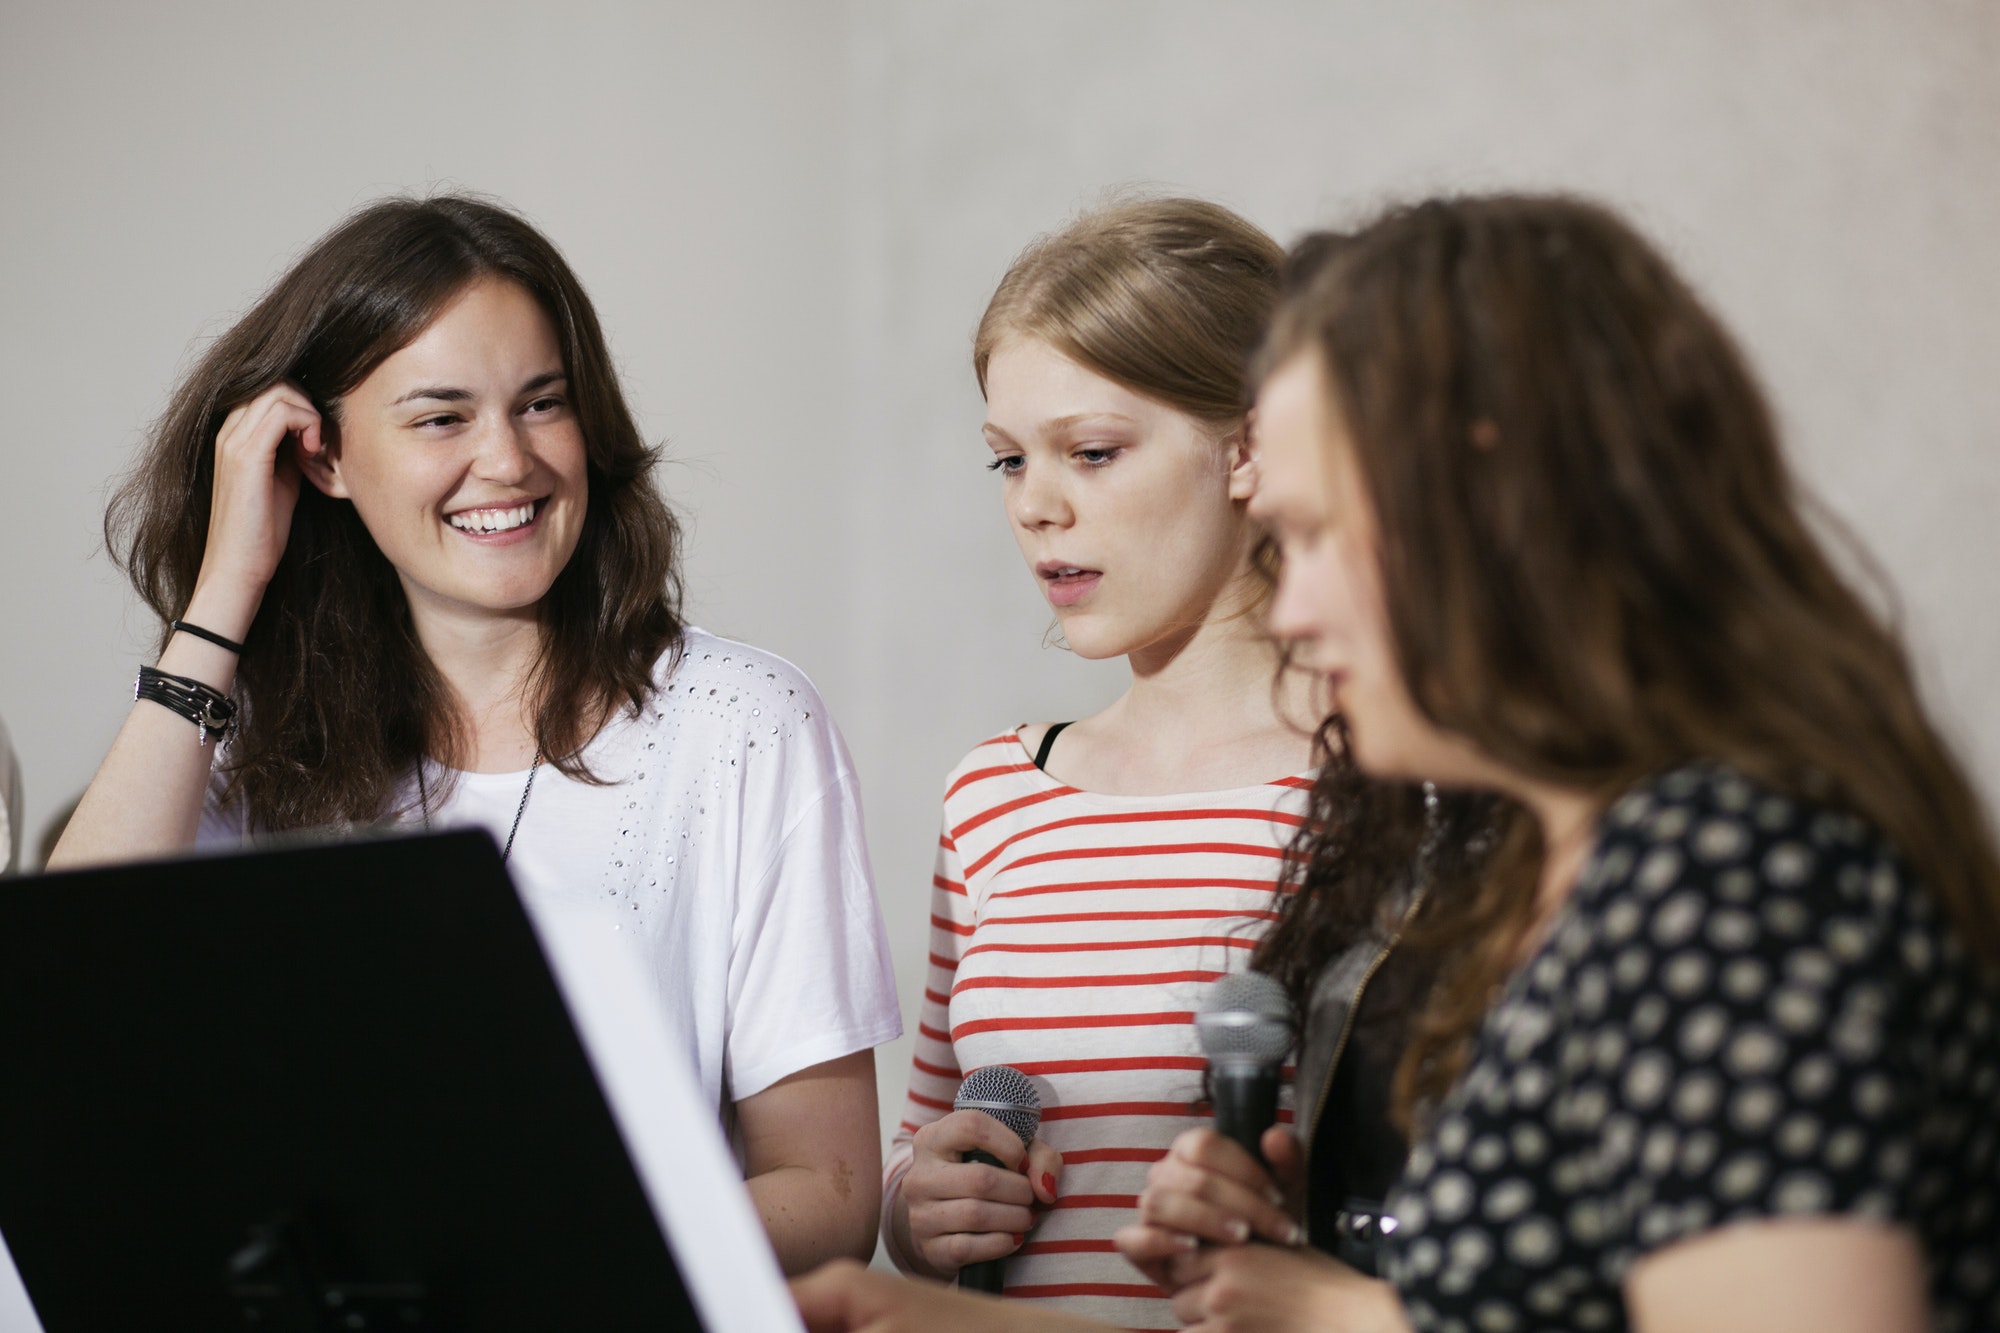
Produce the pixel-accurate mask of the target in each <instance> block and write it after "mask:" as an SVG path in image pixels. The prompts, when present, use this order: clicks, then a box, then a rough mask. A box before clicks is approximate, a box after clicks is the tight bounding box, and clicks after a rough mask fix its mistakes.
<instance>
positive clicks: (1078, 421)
mask: <svg viewBox="0 0 2000 1333" xmlns="http://www.w3.org/2000/svg"><path fill="white" fill-rule="evenodd" d="M1100 422H1117V423H1119V424H1121V425H1126V426H1136V425H1138V424H1139V419H1138V418H1137V417H1128V416H1126V415H1125V414H1124V413H1123V412H1072V413H1070V414H1069V415H1068V416H1066V417H1054V418H1051V419H1050V420H1048V421H1045V422H1043V423H1042V425H1041V427H1040V428H1041V429H1042V430H1046V431H1063V430H1069V429H1071V428H1073V427H1076V426H1084V425H1096V424H1098V423H1100ZM979 430H980V433H981V434H983V435H998V436H999V437H1000V438H1001V439H1003V440H1005V441H1006V442H1007V443H1009V444H1014V445H1018V444H1019V441H1017V440H1015V438H1014V437H1013V436H1012V435H1010V434H1008V433H1007V431H1006V430H1004V429H1003V428H1001V427H999V426H996V425H994V424H993V423H992V422H990V421H987V422H983V423H981V425H980V427H979Z"/></svg>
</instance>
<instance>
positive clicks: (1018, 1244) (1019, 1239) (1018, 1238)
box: [1014, 1236, 1027, 1250]
mask: <svg viewBox="0 0 2000 1333" xmlns="http://www.w3.org/2000/svg"><path fill="white" fill-rule="evenodd" d="M1026 1239H1027V1237H1026V1236H1016V1237H1014V1248H1015V1249H1017V1250H1018V1249H1020V1248H1021V1242H1022V1241H1024V1240H1026Z"/></svg>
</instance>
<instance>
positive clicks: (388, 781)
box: [104, 195, 681, 830]
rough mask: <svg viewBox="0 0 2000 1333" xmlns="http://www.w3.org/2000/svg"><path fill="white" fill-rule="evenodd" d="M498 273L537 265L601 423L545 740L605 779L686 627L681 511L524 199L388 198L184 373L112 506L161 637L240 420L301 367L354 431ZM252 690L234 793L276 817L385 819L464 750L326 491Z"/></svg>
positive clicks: (393, 601)
mask: <svg viewBox="0 0 2000 1333" xmlns="http://www.w3.org/2000/svg"><path fill="white" fill-rule="evenodd" d="M482 277H497V278H503V279H505V280H507V281H510V282H514V283H518V284H519V285H520V286H521V287H522V288H523V289H525V290H526V291H527V292H528V293H529V294H530V295H532V296H533V297H534V298H535V300H536V301H537V302H538V303H540V305H541V307H542V309H543V310H544V311H545V312H546V313H547V315H548V317H549V320H550V322H551V323H552V324H553V325H554V326H555V332H556V339H557V342H558V345H559V346H560V347H561V349H562V358H563V369H564V371H565V372H566V373H567V374H568V376H569V393H570V398H571V401H572V404H573V406H574V410H575V412H576V414H577V421H578V424H579V425H580V427H581V429H582V432H583V439H584V445H585V453H586V458H587V464H588V500H587V503H586V512H585V516H584V522H583V529H582V532H581V534H580V536H579V537H578V540H577V547H576V551H575V553H574V554H573V555H572V556H571V557H570V560H569V563H568V564H567V565H566V566H565V567H564V568H563V571H562V573H561V574H560V575H558V576H557V578H556V581H555V584H554V586H553V587H552V588H551V589H550V590H549V593H548V595H547V597H546V598H545V599H544V601H543V604H542V648H541V653H540V656H539V658H538V660H537V662H536V665H535V668H534V671H533V673H532V675H531V678H530V681H529V686H528V689H529V695H528V697H529V698H530V699H531V700H533V701H535V705H536V715H535V739H536V742H537V744H538V745H539V746H540V747H541V751H542V753H543V754H544V755H546V756H547V757H548V759H549V760H550V762H552V763H553V764H554V765H555V766H556V767H558V768H560V769H562V770H563V771H564V772H566V773H569V774H571V775H573V776H577V777H581V778H584V779H586V780H592V779H591V775H590V773H589V771H588V769H587V767H586V766H585V764H584V763H583V761H582V758H581V751H582V748H583V746H584V744H585V743H586V742H588V741H589V739H590V737H591V736H592V735H593V734H594V733H595V731H596V728H597V726H598V724H599V723H600V722H601V721H602V720H603V718H604V716H605V714H606V712H607V710H610V709H612V708H615V707H617V706H620V705H630V706H632V707H635V708H636V707H638V706H640V705H641V704H642V703H643V702H644V701H645V699H646V698H647V697H648V695H649V694H650V692H651V690H652V688H653V672H654V666H655V663H656V661H657V660H658V659H659V657H660V656H661V654H662V653H664V652H666V651H668V650H669V649H670V648H671V647H672V646H673V645H674V644H675V643H676V642H677V641H678V639H679V636H680V632H681V616H680V589H681V583H680V569H679V563H678V550H679V542H680V536H679V527H678V525H677V524H676V522H675V520H674V517H673V514H672V512H671V511H670V510H669V509H668V508H667V506H666V503H665V502H664V501H663V500H662V499H661V497H660V496H659V494H658V493H657V492H656V491H655V490H654V489H653V486H652V481H651V472H652V468H653V464H654V462H655V458H656V454H655V451H654V450H653V449H651V448H649V447H648V446H647V444H646V443H645V440H644V439H643V438H642V437H641V436H640V434H639V430H638V427H637V425H636V424H635V423H634V422H633V420H632V414H631V411H630V410H629V409H628V408H627V407H626V405H625V399H624V395H623V392H622V391H621V390H620V388H619V384H618V377H617V374H616V372H615V371H614V369H613V367H612V362H611V356H610V353H609V351H608V350H607V349H606V347H605V344H604V335H603V332H602V331H601V330H600V328H599V326H598V322H597V314H596V312H595V310H593V309H592V307H591V304H590V299H589V298H588V297H587V296H585V295H584V292H583V288H582V287H581V285H579V284H578V282H577V280H576V276H575V275H574V274H573V273H571V272H570V269H569V266H568V265H567V264H566V263H565V262H564V261H563V258H562V256H561V255H560V254H559V253H558V252H557V251H556V248H555V247H554V246H553V245H551V244H550V243H549V241H548V240H547V239H546V238H545V237H543V236H542V235H541V234H540V233H539V232H537V231H536V230H535V229H534V228H533V227H532V226H530V225H529V224H528V223H527V222H526V221H524V220H523V219H521V218H520V217H518V216H516V215H515V214H513V213H511V212H509V211H508V210H506V209H504V208H501V207H499V206H497V205H495V204H492V203H490V202H487V201H485V200H482V199H477V198H473V197H469V196H465V195H439V196H434V197H432V198H428V199H390V200H384V201H382V202H379V203H376V204H372V205H369V206H368V207H365V208H363V209H361V210H360V211H358V212H356V213H355V214H353V215H352V216H350V217H349V218H347V219H346V220H345V221H344V222H342V223H340V225H338V226H336V227H335V228H334V229H333V230H332V231H330V232H328V233H327V235H326V236H325V237H323V238H322V239H321V240H320V241H319V242H318V243H317V244H315V245H314V246H313V247H312V248H311V249H310V250H308V251H307V252H306V254H305V255H304V257H302V258H301V259H300V260H299V261H298V262H297V263H296V264H294V265H292V267H291V269H290V270H289V271H288V272H287V273H286V274H285V275H284V276H283V277H281V278H279V279H278V281H277V282H276V283H275V284H273V286H272V287H271V289H270V290H269V291H268V292H266V293H265V294H264V296H263V297H262V298H261V299H260V300H259V301H258V302H257V304H256V305H255V306H254V307H253V308H252V309H251V311H250V313H249V314H247V315H245V316H244V317H243V318H242V319H241V320H239V321H237V323H236V325H235V326H234V327H233V328H231V329H230V330H229V331H228V332H226V333H224V334H223V335H222V336H221V337H220V338H218V339H216V341H215V342H214V344H213V345H212V346H210V347H209V349H208V350H207V352H206V354H204V355H203V356H202V358H201V359H200V361H199V362H198V363H197V364H196V366H195V368H194V370H193V371H192V372H191V373H190V374H189V375H188V376H187V378H186V379H185V380H184V381H183V382H182V383H181V384H180V386H179V387H178V388H176V389H175V390H174V393H173V396H172V398H171V399H170V400H169V402H168V405H167V409H166V411H165V413H164V414H163V415H162V416H161V417H160V419H159V421H158V422H157V423H156V424H155V426H154V428H153V431H152V433H151V437H150V439H149V441H148V443H147V444H146V446H145V448H144V449H143V451H142V452H141V454H140V456H139V458H138V460H137V462H136V463H135V464H134V466H133V468H132V470H131V472H130V473H129V474H128V475H127V477H126V478H125V480H124V482H123V484H122V485H121V486H120V487H119V489H118V492H117V494H116V495H115V496H114V497H113V499H112V501H111V504H110V507H109V509H108V511H107V512H106V515H105V520H104V527H105V539H106V542H107V544H108V545H109V547H110V549H111V550H112V552H113V554H114V555H115V556H116V557H117V558H118V559H119V561H120V562H121V563H122V564H123V565H124V567H125V569H126V571H127V572H128V574H129V575H130V576H131V579H132V583H133V585H134V586H135V587H136V588H137V589H138V590H139V595H140V596H141V597H143V598H144V599H145V601H146V604H147V605H148V606H150V607H151V608H152V609H153V611H154V612H155V613H156V614H157V615H158V616H159V617H160V619H161V621H162V624H163V628H162V632H161V644H162V648H164V646H165V641H166V638H167V631H166V629H165V628H164V622H166V621H167V620H170V619H172V618H173V617H175V616H178V615H179V614H180V613H181V610H182V608H183V607H185V606H186V605H187V601H188V598H189V597H190V596H192V595H193V591H194V583H195V578H196V576H197V575H198V574H199V573H200V571H201V560H202V552H203V549H204V547H205V545H206V542H207V538H208V519H209V506H210V501H211V495H212V491H213V487H214V472H215V438H216V434H217V432H218V431H219V430H220V428H221V426H222V421H223V418H224V417H225V416H227V415H228V413H229V412H230V410H231V409H232V408H234V407H236V406H237V405H238V404H240V403H244V402H247V401H248V400H250V399H251V398H254V397H255V396H257V395H258V394H260V393H262V392H263V391H264V390H266V389H268V388H270V387H271V386H273V385H275V384H278V383H280V382H283V381H289V382H291V383H293V384H295V385H297V386H298V387H299V388H300V389H302V390H303V391H304V392H305V393H306V394H307V395H308V396H309V397H310V398H311V399H312V402H313V405H314V406H315V407H316V408H317V409H318V410H319V412H320V415H321V417H322V419H323V420H324V421H325V422H326V423H327V425H328V427H329V428H330V430H332V431H337V430H338V427H339V421H340V403H341V398H342V396H343V395H345V394H347V393H348V392H350V391H351V390H352V389H354V387H355V386H356V385H358V384H360V383H361V381H362V380H364V379H366V378H367V377H368V375H369V373H370V372H371V371H373V370H374V369H375V367H377V366H378V365H380V364H381V363H382V362H383V361H384V360H386V359H387V358H388V357H389V356H390V355H391V354H393V353H394V352H395V351H397V350H398V349H399V348H401V347H404V346H406V345H407V344H408V343H410V342H411V341H412V340H413V339H415V338H416V337H417V336H418V335H419V334H420V333H422V332H423V330H424V329H425V328H426V327H427V326H428V325H429V324H430V323H431V321H432V320H433V319H435V318H436V317H437V316H438V314H440V313H441V312H442V311H443V310H444V308H445V307H446V306H447V305H449V304H450V302H451V300H452V299H453V298H454V297H455V296H456V295H457V294H458V293H460V292H461V291H463V290H464V289H465V287H466V286H467V284H469V283H471V282H473V281H474V280H475V279H478V278H482ZM237 692H238V696H239V700H240V703H241V706H242V711H241V714H240V717H241V723H240V727H239V730H238V731H237V732H236V734H235V736H234V737H233V739H232V741H231V744H230V749H229V751H228V754H229V769H228V781H229V788H228V792H227V798H228V799H229V800H232V801H234V800H238V799H240V800H241V801H243V802H244V803H245V804H246V808H247V810H248V813H249V817H250V822H251V825H252V827H255V828H258V829H261V830H281V829H294V828H303V827H311V826H316V825H323V824H332V823H338V822H342V821H348V822H365V821H369V820H373V819H377V818H380V817H381V816H383V815H385V814H388V813H390V812H391V810H392V808H393V806H394V804H395V801H396V796H397V792H398V789H399V787H401V785H402V784H403V783H404V782H405V781H406V780H407V779H408V778H409V776H410V774H411V773H412V771H413V769H414V767H415V765H416V764H417V763H418V762H419V760H420V758H421V757H422V756H424V755H425V754H429V755H431V756H433V757H435V758H438V759H440V760H442V761H444V762H445V763H447V764H450V763H451V762H452V760H453V758H454V757H455V756H456V755H458V754H459V753H460V751H461V749H462V745H463V739H462V720H461V719H460V718H459V717H458V715H457V712H456V710H455V708H454V707H453V705H452V702H451V696H450V693H449V690H448V688H447V687H446V685H445V683H444V680H443V678H442V677H441V676H440V675H439V674H438V672H437V670H436V668H435V667H434V666H433V665H432V664H431V662H430V659H429V658H428V657H427V656H426V655H425V654H424V651H423V648H422V647H421V646H420V645H419V643H418V642H417V637H416V632H415V629H414V628H413V626H412V624H411V621H410V613H409V606H408V603H407V602H406V601H405V599H404V596H403V590H402V585H401V583H400V581H399V580H398V579H397V576H396V571H395V569H394V567H393V566H391V565H390V563H389V561H388V560H387V558H386V557H384V556H383V555H382V553H381V551H380V550H379V549H377V547H376V545H375V542H374V540H373V539H372V538H371V537H370V536H369V535H368V530H367V529H366V528H365V527H364V526H363V525H362V523H361V520H360V518H359V517H358V516H357V515H356V514H355V512H354V506H353V505H352V504H350V503H348V502H347V501H345V500H335V499H330V498H329V497H327V496H325V495H323V494H321V493H320V492H319V491H318V490H316V489H314V488H313V487H311V486H303V487H301V488H300V494H299V501H298V508H297V509H296V511H295V512H294V514H293V516H292V527H291V536H290V540H289V541H288V542H287V544H286V547H285V552H284V555H283V556H282V557H281V558H280V560H279V562H278V567H277V572H276V574H275V575H274V576H273V577H272V579H271V582H270V585H269V586H268V587H267V588H266V589H265V591H264V600H263V603H262V606H261V608H260V609H259V611H258V613H257V618H256V620H255V622H254V623H252V625H251V627H250V632H249V635H248V636H247V638H246V639H245V641H244V650H243V657H242V662H241V664H240V665H239V667H238V670H237Z"/></svg>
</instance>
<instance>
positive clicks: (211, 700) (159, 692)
mask: <svg viewBox="0 0 2000 1333" xmlns="http://www.w3.org/2000/svg"><path fill="white" fill-rule="evenodd" d="M132 697H133V698H134V699H151V700H152V701H153V702H154V703H156V704H159V705H161V706H162V707H164V708H166V709H167V710H168V711H169V712H173V713H178V714H179V715H180V716H182V717H184V718H186V719H187V720H188V721H190V722H192V723H194V725H195V728H196V736H195V743H196V744H197V745H206V744H208V738H209V737H210V736H214V737H217V738H218V739H220V738H221V737H224V736H227V735H228V734H229V729H230V728H231V727H232V726H234V725H235V724H236V705H235V703H234V702H232V701H231V700H230V698H229V696H228V695H226V694H224V693H223V692H222V691H221V690H218V689H216V688H215V687H214V686H212V685H204V684H202V683H201V682H200V681H198V680H190V679H188V677H186V676H176V675H172V674H170V673H168V672H165V671H161V670H159V669H158V668H156V667H149V666H142V667H140V668H139V683H138V684H137V685H136V686H134V687H133V689H132Z"/></svg>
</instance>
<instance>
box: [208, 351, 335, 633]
mask: <svg viewBox="0 0 2000 1333" xmlns="http://www.w3.org/2000/svg"><path fill="white" fill-rule="evenodd" d="M320 426H321V423H320V415H319V411H318V409H317V408H315V407H314V406H313V405H312V400H311V399H309V398H307V397H306V396H305V394H304V393H303V392H301V391H300V390H299V389H298V388H297V387H295V386H293V385H291V384H275V385H273V386H271V387H270V388H268V389H266V390H264V392H262V393H260V394H258V395H257V396H256V397H255V398H252V399H251V400H250V401H249V402H247V403H243V404H240V405H238V406H237V407H236V408H234V409H233V410H231V412H230V413H229V415H228V416H226V417H224V418H223V421H222V429H221V430H220V431H219V432H218V433H217V434H216V437H215V487H214V491H213V495H212V500H211V503H210V506H209V514H208V545H207V547H206V548H205V549H204V551H203V552H202V560H201V574H200V576H199V577H198V578H197V579H196V583H195V596H194V599H193V601H192V602H190V604H189V606H188V619H190V620H193V621H195V622H196V623H198V624H200V625H202V626H203V627H204V628H206V629H212V630H214V631H215V632H216V633H218V634H223V635H226V636H228V637H229V638H232V639H241V638H242V637H243V636H244V634H245V633H247V632H248V631H249V628H250V621H251V620H252V619H253V618H254V617H255V616H256V614H257V605H258V603H259V602H260V601H262V600H263V596H264V587H265V585H266V584H268V583H269V582H270V581H271V575H272V574H273V573H274V572H276V570H277V568H278V557H280V556H281V555H283V554H284V553H285V542H286V540H287V539H288V538H289V537H290V536H291V531H292V511H293V510H294V509H295V508H296V507H297V506H298V502H299V486H300V484H301V481H302V480H303V478H302V475H301V473H300V471H299V457H300V455H304V456H307V457H310V456H313V455H316V454H318V453H319V452H320V451H321V450H322V449H323V448H324V447H325V444H324V442H323V440H322V439H321V436H320ZM293 439H296V440H297V441H298V445H297V449H298V453H294V451H293V450H292V449H291V448H289V447H287V441H290V440H293Z"/></svg>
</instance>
